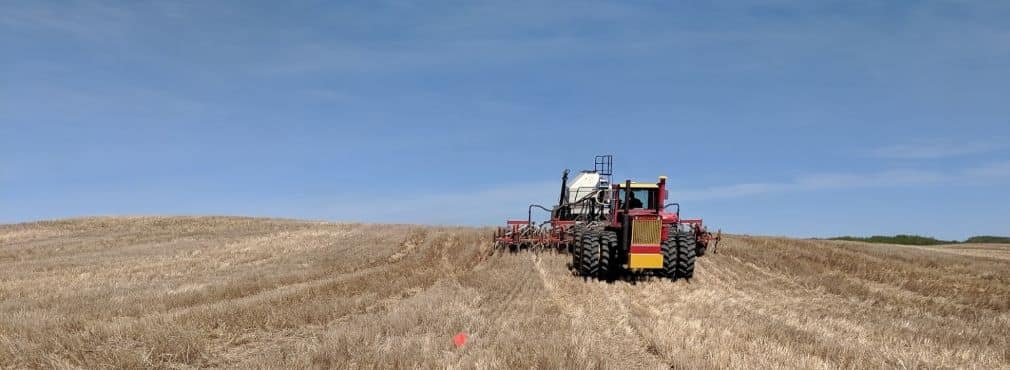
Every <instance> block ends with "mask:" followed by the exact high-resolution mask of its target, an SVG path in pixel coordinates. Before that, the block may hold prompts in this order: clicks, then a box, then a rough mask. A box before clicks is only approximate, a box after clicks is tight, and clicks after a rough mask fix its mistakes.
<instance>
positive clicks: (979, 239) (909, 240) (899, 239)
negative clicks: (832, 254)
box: [829, 234, 1010, 245]
mask: <svg viewBox="0 0 1010 370" xmlns="http://www.w3.org/2000/svg"><path fill="white" fill-rule="evenodd" d="M829 239H830V240H848V241H854V242H868V243H886V244H904V245H940V244H962V243H1010V237H1006V236H991V235H981V236H973V237H970V238H968V239H966V240H965V241H957V240H940V239H936V238H933V237H929V236H921V235H905V234H898V235H894V236H886V235H874V236H870V237H858V236H839V237H834V238H829Z"/></svg>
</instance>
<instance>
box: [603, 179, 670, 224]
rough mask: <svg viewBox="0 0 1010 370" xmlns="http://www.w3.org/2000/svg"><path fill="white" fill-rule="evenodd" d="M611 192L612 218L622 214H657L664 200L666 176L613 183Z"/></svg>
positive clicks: (665, 196) (618, 217) (616, 218)
mask: <svg viewBox="0 0 1010 370" xmlns="http://www.w3.org/2000/svg"><path fill="white" fill-rule="evenodd" d="M611 194H612V196H613V200H612V202H613V203H612V204H613V205H614V207H612V209H613V213H612V216H613V218H612V219H613V220H619V219H620V218H621V215H622V214H625V213H626V214H628V215H631V216H635V215H659V214H660V213H662V211H663V202H664V201H666V198H667V193H666V176H660V177H659V181H658V182H654V183H648V182H635V181H625V182H624V183H617V184H614V185H613V188H612V191H611Z"/></svg>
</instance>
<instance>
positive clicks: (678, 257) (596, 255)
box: [572, 230, 698, 281]
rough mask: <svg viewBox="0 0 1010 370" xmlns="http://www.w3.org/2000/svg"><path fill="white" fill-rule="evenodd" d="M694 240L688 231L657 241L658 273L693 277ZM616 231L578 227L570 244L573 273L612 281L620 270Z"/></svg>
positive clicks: (669, 276) (677, 276)
mask: <svg viewBox="0 0 1010 370" xmlns="http://www.w3.org/2000/svg"><path fill="white" fill-rule="evenodd" d="M696 244H697V242H696V240H695V239H694V236H693V235H691V234H689V233H677V234H674V235H671V236H670V237H669V238H667V239H666V240H665V241H663V243H662V244H661V248H660V249H661V251H662V253H663V269H662V271H661V275H663V276H664V277H667V278H670V279H674V280H676V279H691V278H692V277H694V263H695V261H696V260H697V258H698V257H697V255H696V254H695V253H696V251H697V245H696ZM618 245H619V244H618V237H617V233H616V232H614V231H611V230H581V231H580V232H578V233H576V234H575V243H574V244H573V247H572V268H573V269H574V270H575V273H576V274H578V275H580V276H584V277H588V278H598V279H601V280H606V281H612V280H613V279H614V277H615V276H617V275H618V273H619V272H620V270H621V264H622V263H621V258H622V257H621V253H620V251H619V250H618V249H619V248H618Z"/></svg>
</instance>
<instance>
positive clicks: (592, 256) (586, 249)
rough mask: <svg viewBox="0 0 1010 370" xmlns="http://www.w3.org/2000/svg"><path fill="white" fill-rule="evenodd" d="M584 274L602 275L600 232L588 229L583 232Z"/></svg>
mask: <svg viewBox="0 0 1010 370" xmlns="http://www.w3.org/2000/svg"><path fill="white" fill-rule="evenodd" d="M581 267H582V276H585V277H589V278H593V277H598V276H599V275H600V233H599V232H598V231H587V232H586V233H585V234H582V265H581Z"/></svg>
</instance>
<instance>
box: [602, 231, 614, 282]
mask: <svg viewBox="0 0 1010 370" xmlns="http://www.w3.org/2000/svg"><path fill="white" fill-rule="evenodd" d="M617 253H618V250H617V232H614V231H609V230H608V231H604V232H603V234H601V235H600V275H599V277H600V279H602V280H606V281H612V280H613V279H614V276H616V275H617V259H618V256H617Z"/></svg>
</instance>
